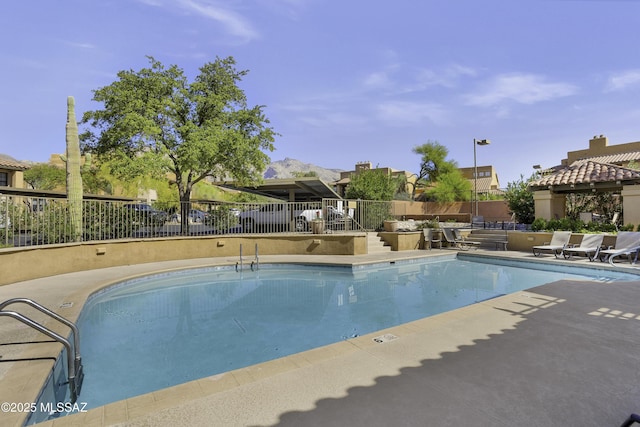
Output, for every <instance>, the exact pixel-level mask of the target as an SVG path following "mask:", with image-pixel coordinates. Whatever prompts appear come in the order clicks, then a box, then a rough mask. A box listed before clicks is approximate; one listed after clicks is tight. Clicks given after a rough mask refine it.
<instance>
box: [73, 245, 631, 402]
mask: <svg viewBox="0 0 640 427" xmlns="http://www.w3.org/2000/svg"><path fill="white" fill-rule="evenodd" d="M522 267H528V268H526V269H525V268H522ZM549 269H556V270H558V271H545V270H549ZM561 270H565V271H561ZM569 270H570V271H571V272H570V273H567V272H566V271H567V267H561V264H557V266H556V265H551V264H532V263H522V262H516V261H511V260H504V261H497V260H492V261H490V262H489V260H486V261H485V262H473V261H470V260H460V259H456V258H455V256H450V255H448V256H445V257H437V258H436V257H432V258H428V259H420V260H412V261H402V262H396V263H384V264H376V265H368V266H356V267H335V266H334V267H328V266H300V265H287V264H272V265H262V266H261V268H260V270H258V271H254V272H252V271H244V272H241V273H237V272H235V270H234V269H233V268H231V267H211V268H201V269H193V270H186V271H179V272H172V273H164V274H156V275H152V276H147V277H144V278H139V279H135V280H129V281H126V282H123V283H120V284H118V285H115V286H112V287H110V288H108V289H106V290H103V291H101V292H99V293H97V294H94V295H93V296H92V297H91V298H90V300H89V301H88V302H87V304H86V305H85V307H84V309H83V311H82V314H81V316H80V318H79V320H78V326H79V328H80V335H81V337H82V346H83V354H82V356H83V363H84V368H85V381H84V385H83V388H82V392H81V396H80V399H81V400H82V401H83V402H87V404H88V408H90V407H97V406H101V405H104V404H107V403H110V402H113V401H116V400H121V399H125V398H128V397H132V396H136V395H139V394H143V393H148V392H151V391H154V390H157V389H161V388H166V387H169V386H172V385H176V384H180V383H183V382H186V381H190V380H194V379H198V378H202V377H206V376H210V375H214V374H217V373H220V372H226V371H229V370H233V369H238V368H241V367H245V366H249V365H253V364H256V363H260V362H263V361H267V360H271V359H275V358H279V357H283V356H286V355H289V354H293V353H297V352H300V351H305V350H308V349H311V348H315V347H319V346H322V345H326V344H330V343H334V342H338V341H340V340H344V339H349V338H351V337H355V336H358V335H363V334H367V333H370V332H375V331H378V330H381V329H385V328H388V327H391V326H395V325H399V324H402V323H406V322H410V321H412V320H416V319H420V318H423V317H427V316H431V315H434V314H437V313H441V312H445V311H448V310H453V309H455V308H459V307H462V306H465V305H468V304H473V303H475V302H478V301H483V300H486V299H489V298H494V297H496V296H499V295H504V294H508V293H512V292H516V291H518V290H522V289H527V288H531V287H534V286H538V285H541V284H544V283H549V282H553V281H556V280H560V279H576V280H600V281H611V280H637V279H638V276H637V275H632V274H623V273H615V272H610V271H606V270H590V269H585V268H581V269H578V268H571V269H569Z"/></svg>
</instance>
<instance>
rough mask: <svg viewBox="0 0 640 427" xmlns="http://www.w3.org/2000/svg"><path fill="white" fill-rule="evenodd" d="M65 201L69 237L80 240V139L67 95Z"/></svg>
mask: <svg viewBox="0 0 640 427" xmlns="http://www.w3.org/2000/svg"><path fill="white" fill-rule="evenodd" d="M66 135H67V156H66V157H67V203H68V204H69V215H70V225H71V238H72V240H73V241H75V242H79V241H80V240H82V176H81V175H80V139H79V138H78V123H77V122H76V110H75V100H74V99H73V96H69V97H67V126H66Z"/></svg>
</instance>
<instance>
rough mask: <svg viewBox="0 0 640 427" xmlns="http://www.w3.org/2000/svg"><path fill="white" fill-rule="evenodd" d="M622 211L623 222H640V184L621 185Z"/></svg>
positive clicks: (635, 223) (636, 223) (637, 223)
mask: <svg viewBox="0 0 640 427" xmlns="http://www.w3.org/2000/svg"><path fill="white" fill-rule="evenodd" d="M620 194H621V195H622V211H623V212H624V215H623V216H624V224H625V225H626V224H634V225H636V226H638V225H639V224H640V186H638V185H625V186H623V187H622V192H621V193H620Z"/></svg>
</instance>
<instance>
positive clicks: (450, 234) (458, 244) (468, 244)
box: [442, 228, 480, 251]
mask: <svg viewBox="0 0 640 427" xmlns="http://www.w3.org/2000/svg"><path fill="white" fill-rule="evenodd" d="M455 231H457V230H455ZM455 231H454V229H452V228H443V229H442V234H443V235H444V240H445V241H446V242H447V243H448V244H449V245H451V246H453V247H455V248H458V249H462V250H465V251H466V250H469V249H471V248H475V249H477V248H478V245H479V244H480V242H472V241H469V240H465V239H462V238H460V239H458V238H456V235H455Z"/></svg>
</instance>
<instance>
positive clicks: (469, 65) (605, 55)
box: [0, 0, 640, 187]
mask: <svg viewBox="0 0 640 427" xmlns="http://www.w3.org/2000/svg"><path fill="white" fill-rule="evenodd" d="M638 28H640V1H634V0H626V1H625V0H601V1H598V0H586V1H585V0H517V1H514V0H439V1H435V0H405V1H403V0H398V1H396V2H389V1H382V0H348V1H337V0H333V1H330V0H101V1H87V0H59V1H50V0H39V1H34V0H21V1H15V0H14V1H7V2H5V3H3V5H2V13H0V57H1V62H2V64H3V66H2V67H1V68H0V82H1V85H2V96H1V97H0V152H2V153H5V154H9V155H11V156H13V157H15V158H17V159H19V160H33V161H46V160H47V159H48V158H49V155H50V154H51V153H58V152H64V149H65V135H64V129H65V121H66V97H67V96H68V95H73V96H74V97H75V99H76V114H77V116H78V117H81V115H82V113H83V112H84V111H86V110H94V109H98V108H101V105H100V104H98V103H95V102H93V101H91V98H92V90H94V89H97V88H99V87H102V86H106V85H108V84H110V83H111V82H113V81H114V80H115V79H116V73H117V72H118V71H120V70H125V69H134V70H139V69H140V68H142V67H145V66H147V65H148V61H147V59H146V56H147V55H150V56H153V57H155V58H156V59H158V60H159V61H161V62H162V63H164V64H165V65H170V64H176V65H178V66H179V67H181V68H183V69H184V70H185V72H186V74H187V75H188V76H189V77H190V78H193V77H194V76H195V75H196V74H197V72H198V68H199V67H200V66H202V65H203V64H205V63H206V62H210V61H213V60H215V58H216V56H219V57H226V56H233V57H234V58H235V59H236V61H237V68H238V69H245V70H249V74H248V75H247V76H246V77H245V78H244V80H243V81H242V83H241V87H242V89H243V90H244V91H245V93H246V94H247V96H248V99H249V103H250V105H256V104H260V105H265V106H266V108H265V112H266V115H267V116H268V117H269V119H270V120H271V125H272V126H273V127H274V128H275V130H276V131H277V132H278V133H280V134H281V136H279V137H278V138H277V140H276V142H275V146H276V151H274V152H273V153H271V154H270V157H271V159H272V160H281V159H284V158H285V157H290V158H295V159H298V160H300V161H303V162H307V163H313V164H316V165H319V166H322V167H326V168H340V169H345V170H351V169H353V166H354V165H355V163H356V162H359V161H367V160H368V161H371V162H372V163H373V164H374V165H379V166H389V167H392V168H395V169H405V170H410V171H414V172H416V171H418V169H419V164H420V157H419V156H417V155H415V154H413V152H412V148H413V147H415V146H417V145H421V144H423V143H425V142H427V141H429V140H430V141H438V142H439V143H440V144H442V145H444V146H446V147H447V148H448V149H449V159H452V160H455V161H457V162H458V165H459V166H461V167H464V166H473V139H474V138H478V139H485V138H486V139H490V140H491V145H489V146H484V147H478V149H477V158H478V165H484V164H493V165H494V166H495V167H496V169H497V172H498V175H499V177H500V182H501V185H502V186H503V187H506V185H507V183H508V182H510V181H514V180H516V179H518V178H519V177H520V175H521V174H523V175H524V176H525V177H528V176H529V175H530V174H531V173H532V172H533V169H532V165H534V164H541V165H543V166H552V165H555V164H558V163H559V161H560V160H561V159H563V158H565V157H566V153H567V151H574V150H579V149H584V148H587V147H588V141H589V139H590V138H591V137H593V136H594V135H600V134H604V135H606V136H607V137H608V138H609V144H611V145H614V144H622V143H626V142H633V141H639V140H640V126H639V124H640V32H638Z"/></svg>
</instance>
